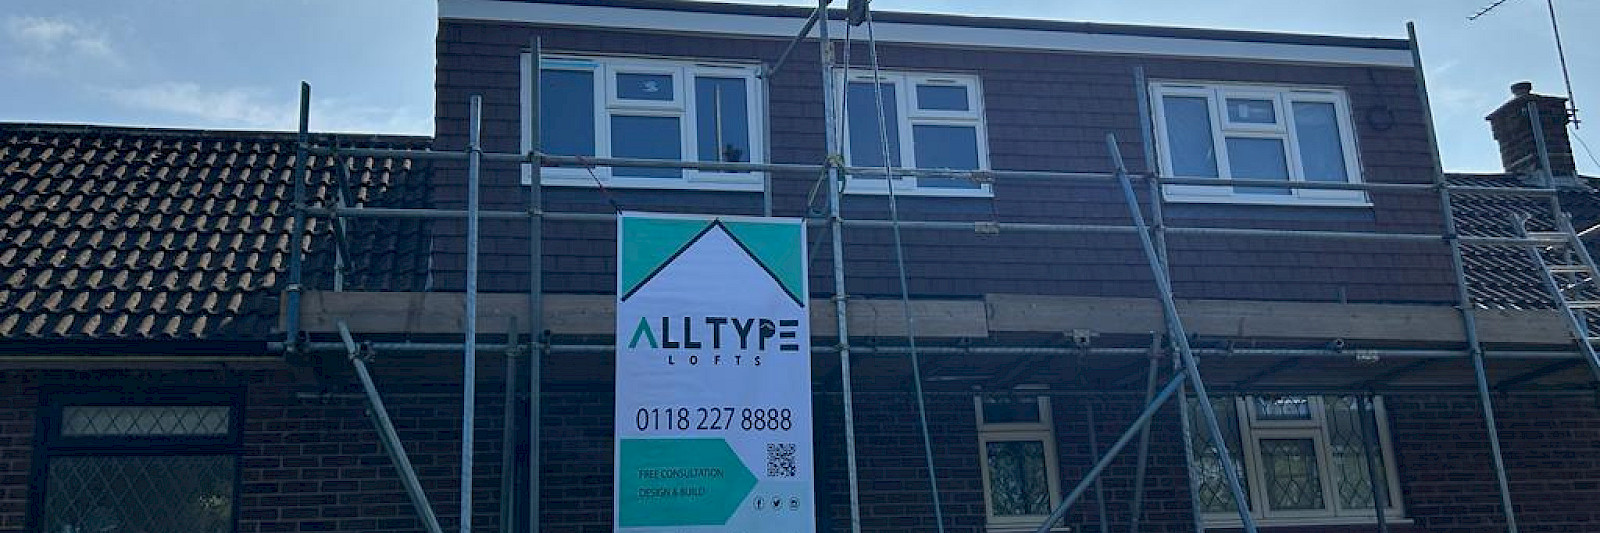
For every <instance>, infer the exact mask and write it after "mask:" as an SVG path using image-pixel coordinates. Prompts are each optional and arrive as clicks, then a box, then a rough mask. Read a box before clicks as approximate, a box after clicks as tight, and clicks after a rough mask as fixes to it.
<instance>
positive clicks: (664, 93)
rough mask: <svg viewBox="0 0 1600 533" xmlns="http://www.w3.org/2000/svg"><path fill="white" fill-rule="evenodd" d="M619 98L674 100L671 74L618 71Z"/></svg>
mask: <svg viewBox="0 0 1600 533" xmlns="http://www.w3.org/2000/svg"><path fill="white" fill-rule="evenodd" d="M617 98H626V99H629V100H662V101H668V102H670V101H672V100H673V91H672V75H671V74H627V73H621V72H619V73H617Z"/></svg>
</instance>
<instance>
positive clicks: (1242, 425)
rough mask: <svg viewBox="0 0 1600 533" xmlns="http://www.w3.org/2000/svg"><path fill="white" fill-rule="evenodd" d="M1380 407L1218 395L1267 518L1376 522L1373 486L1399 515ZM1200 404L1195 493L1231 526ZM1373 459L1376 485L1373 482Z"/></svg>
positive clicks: (1232, 448) (1231, 447) (1256, 506)
mask: <svg viewBox="0 0 1600 533" xmlns="http://www.w3.org/2000/svg"><path fill="white" fill-rule="evenodd" d="M1240 113H1241V114H1250V115H1259V114H1261V113H1263V112H1258V111H1248V112H1246V111H1240ZM1241 116H1243V115H1241ZM1382 405H1383V402H1382V399H1381V398H1366V397H1358V396H1306V395H1256V396H1244V397H1226V396H1213V397H1212V406H1213V407H1214V408H1215V409H1216V412H1217V418H1218V422H1219V423H1220V425H1221V426H1222V430H1223V439H1224V443H1223V444H1225V445H1226V446H1227V449H1228V453H1229V455H1230V456H1231V457H1233V459H1234V461H1235V463H1236V464H1238V465H1239V466H1240V468H1241V469H1242V470H1241V479H1240V481H1241V482H1243V483H1244V489H1245V493H1246V503H1247V504H1248V507H1247V508H1248V509H1249V510H1250V513H1251V514H1252V515H1253V516H1255V518H1256V519H1258V520H1261V521H1263V522H1265V523H1269V524H1270V523H1271V522H1273V521H1274V520H1284V521H1293V523H1295V524H1305V523H1307V522H1306V521H1307V520H1311V521H1313V522H1314V521H1316V520H1319V519H1320V518H1321V517H1327V518H1329V519H1335V518H1337V520H1339V521H1341V523H1347V522H1348V521H1349V520H1365V519H1368V518H1372V519H1374V520H1375V518H1374V517H1373V513H1374V510H1373V492H1374V489H1378V490H1380V491H1381V492H1382V493H1384V494H1387V495H1388V501H1387V502H1385V503H1386V505H1384V509H1385V514H1386V515H1389V516H1394V517H1399V516H1401V514H1400V509H1399V508H1398V503H1397V502H1398V498H1395V497H1394V494H1396V493H1397V492H1398V490H1397V489H1398V487H1397V486H1396V485H1395V484H1394V483H1395V481H1394V472H1393V466H1392V465H1393V457H1392V452H1391V451H1390V444H1389V440H1388V433H1387V431H1386V430H1384V429H1383V426H1384V423H1383V420H1384V418H1383V409H1382ZM1369 406H1370V407H1369ZM1198 407H1199V404H1198V403H1197V401H1196V400H1195V399H1194V398H1190V399H1189V401H1188V408H1189V412H1190V416H1191V419H1192V420H1193V421H1194V423H1195V426H1194V428H1193V432H1192V434H1191V438H1192V440H1191V441H1190V445H1191V449H1192V450H1193V453H1194V462H1193V463H1192V464H1191V465H1190V466H1191V475H1192V476H1194V478H1195V485H1196V489H1197V493H1196V494H1195V496H1194V497H1195V498H1196V499H1197V500H1198V503H1199V506H1200V508H1201V510H1202V511H1203V512H1204V513H1206V515H1207V517H1206V520H1207V522H1208V523H1213V524H1215V525H1224V526H1226V525H1232V524H1234V523H1236V522H1237V521H1238V515H1237V510H1236V509H1237V508H1236V507H1235V506H1234V504H1233V498H1232V497H1231V495H1230V494H1229V491H1228V485H1227V479H1226V478H1225V477H1224V473H1223V470H1222V464H1221V459H1220V458H1221V450H1220V447H1219V446H1217V445H1216V443H1213V442H1211V439H1210V437H1209V435H1208V434H1207V432H1206V431H1205V430H1204V425H1203V422H1202V420H1203V419H1202V418H1201V417H1200V416H1201V415H1200V412H1199V408H1198ZM1368 409H1371V412H1370V413H1369V411H1368ZM1374 420H1376V421H1377V423H1376V424H1374V423H1373V421H1374ZM1369 459H1370V461H1371V462H1372V463H1371V468H1372V470H1376V472H1377V480H1376V482H1377V483H1378V485H1379V486H1378V487H1374V486H1373V479H1372V476H1371V475H1370V472H1371V470H1369V464H1368V461H1369ZM1286 523H1287V522H1286Z"/></svg>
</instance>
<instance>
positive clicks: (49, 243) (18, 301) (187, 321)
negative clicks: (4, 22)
mask: <svg viewBox="0 0 1600 533" xmlns="http://www.w3.org/2000/svg"><path fill="white" fill-rule="evenodd" d="M317 142H319V143H338V144H341V145H344V146H364V147H385V148H426V147H427V146H428V145H429V144H430V143H431V140H430V139H427V138H418V137H396V136H369V135H322V134H319V135H317ZM294 151H295V136H294V135H293V134H287V133H259V132H219V131H194V130H160V129H142V128H119V127H102V126H57V125H39V124H0V213H5V214H4V215H3V216H0V243H3V246H0V269H4V271H6V272H9V273H8V274H5V275H3V276H0V338H3V339H30V338H32V339H51V338H55V339H119V338H120V339H137V338H151V339H215V340H253V339H266V338H270V336H271V335H272V328H273V327H274V326H275V324H276V322H277V313H278V295H279V294H280V293H281V291H282V287H281V286H280V285H281V283H282V282H283V281H284V280H286V279H287V266H288V260H287V256H288V252H289V242H290V222H291V218H290V213H289V211H288V208H289V205H290V203H291V200H292V199H291V194H292V191H293V183H292V178H291V176H292V169H293V166H294V160H295V157H294ZM308 163H309V164H310V165H311V168H312V170H313V173H312V176H311V182H310V183H311V186H310V187H308V190H309V191H310V194H311V195H312V198H311V203H312V204H313V205H320V204H324V203H328V202H332V201H333V198H332V196H331V195H332V191H333V190H334V183H335V182H334V181H333V180H334V172H335V170H336V167H335V166H334V162H333V160H332V159H331V158H326V157H320V158H313V159H308ZM354 168H355V169H356V170H354V171H353V172H352V173H351V175H352V179H353V181H354V182H355V183H353V184H352V187H353V189H354V193H355V195H356V197H357V200H356V201H358V202H362V203H364V204H365V205H370V206H385V207H424V206H426V205H427V200H426V194H427V185H428V179H429V174H430V172H429V170H428V168H427V166H426V165H425V164H422V163H418V162H415V161H411V160H405V159H390V158H357V159H356V160H355V161H354ZM350 226H351V228H350V230H351V239H350V242H351V245H352V246H353V247H354V249H353V250H352V255H353V256H355V257H354V258H353V260H352V261H351V263H352V264H351V275H350V276H349V277H348V279H347V280H346V281H347V287H349V288H351V289H352V290H361V289H374V290H402V291H416V290H424V289H425V288H426V286H427V279H428V272H427V265H428V259H427V256H428V250H427V247H428V227H427V225H426V223H424V222H421V221H375V220H355V221H352V222H351V224H350ZM330 230H331V228H330V227H329V225H328V224H325V223H322V221H316V223H314V224H310V225H309V227H308V235H309V236H310V239H308V240H307V251H308V252H309V253H308V255H307V268H306V270H305V272H306V274H307V279H306V285H307V286H308V287H312V288H326V287H328V286H330V285H331V277H332V274H331V272H332V265H333V262H334V260H333V255H334V254H333V251H332V250H333V243H332V234H331V231H330Z"/></svg>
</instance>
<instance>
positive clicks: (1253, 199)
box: [1166, 193, 1372, 207]
mask: <svg viewBox="0 0 1600 533" xmlns="http://www.w3.org/2000/svg"><path fill="white" fill-rule="evenodd" d="M1166 201H1167V202H1168V203H1174V204H1228V205H1277V206H1296V207H1372V201H1370V200H1367V199H1366V198H1360V199H1354V198H1303V197H1298V196H1265V195H1263V196H1242V195H1238V196H1201V195H1179V194H1172V193H1168V194H1167V195H1166Z"/></svg>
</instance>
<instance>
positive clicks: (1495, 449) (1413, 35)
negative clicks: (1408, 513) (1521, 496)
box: [1406, 22, 1517, 533]
mask: <svg viewBox="0 0 1600 533" xmlns="http://www.w3.org/2000/svg"><path fill="white" fill-rule="evenodd" d="M1406 35H1407V37H1408V38H1409V39H1410V40H1411V61H1412V68H1413V69H1414V70H1415V72H1416V78H1417V97H1418V98H1421V99H1422V112H1423V119H1424V120H1425V121H1426V126H1427V128H1426V129H1427V131H1428V150H1429V152H1430V154H1431V155H1432V158H1433V182H1434V185H1436V186H1437V187H1438V189H1439V215H1440V217H1442V218H1443V219H1444V221H1443V223H1444V237H1445V242H1446V243H1447V244H1448V245H1449V248H1450V268H1452V269H1454V271H1455V272H1454V273H1455V281H1456V283H1455V285H1456V295H1455V296H1456V311H1457V312H1459V313H1460V314H1461V326H1462V329H1463V330H1465V332H1466V341H1467V353H1468V354H1470V355H1471V358H1472V376H1473V378H1474V379H1475V380H1476V381H1477V385H1478V402H1479V404H1480V405H1481V406H1482V408H1483V421H1484V426H1485V429H1486V430H1487V431H1488V434H1489V449H1490V453H1491V454H1493V459H1494V475H1495V481H1496V482H1497V483H1499V487H1500V507H1501V511H1502V512H1503V513H1504V514H1505V519H1506V531H1508V532H1509V533H1517V515H1516V510H1515V509H1514V508H1512V506H1511V484H1510V482H1509V481H1507V479H1506V464H1505V459H1504V457H1503V455H1502V454H1501V451H1500V429H1499V426H1498V424H1496V423H1495V416H1494V400H1493V399H1492V398H1490V396H1489V377H1488V372H1487V371H1486V370H1485V369H1484V362H1483V346H1482V345H1481V344H1480V343H1479V342H1478V322H1477V317H1476V316H1474V315H1473V313H1472V294H1471V293H1469V292H1468V291H1467V277H1466V270H1465V267H1464V266H1463V264H1462V260H1461V236H1460V235H1458V234H1457V230H1456V221H1455V212H1454V209H1453V208H1452V207H1451V205H1450V188H1449V187H1447V186H1446V185H1447V183H1446V182H1445V179H1444V164H1443V163H1442V162H1441V161H1440V160H1439V137H1438V134H1437V132H1435V131H1434V127H1433V106H1432V104H1431V103H1430V102H1429V100H1428V80H1427V76H1426V74H1425V73H1424V72H1423V70H1422V49H1421V48H1420V47H1418V45H1417V27H1416V24H1414V23H1411V22H1407V23H1406Z"/></svg>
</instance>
